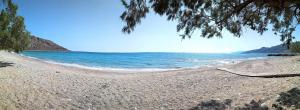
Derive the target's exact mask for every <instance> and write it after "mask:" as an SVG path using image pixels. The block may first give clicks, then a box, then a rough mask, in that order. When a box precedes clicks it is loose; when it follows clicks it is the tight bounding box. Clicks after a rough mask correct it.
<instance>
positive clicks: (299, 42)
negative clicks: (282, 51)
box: [290, 41, 300, 53]
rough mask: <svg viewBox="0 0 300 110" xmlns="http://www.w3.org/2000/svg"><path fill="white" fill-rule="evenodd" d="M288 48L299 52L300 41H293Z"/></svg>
mask: <svg viewBox="0 0 300 110" xmlns="http://www.w3.org/2000/svg"><path fill="white" fill-rule="evenodd" d="M290 50H291V52H293V53H300V41H297V42H293V43H292V44H291V46H290Z"/></svg>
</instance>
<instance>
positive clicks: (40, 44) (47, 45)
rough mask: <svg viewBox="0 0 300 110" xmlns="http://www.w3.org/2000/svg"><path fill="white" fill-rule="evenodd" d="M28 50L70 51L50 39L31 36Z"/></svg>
mask: <svg viewBox="0 0 300 110" xmlns="http://www.w3.org/2000/svg"><path fill="white" fill-rule="evenodd" d="M26 50H30V51H70V50H68V49H66V48H64V47H62V46H60V45H58V44H56V43H54V42H52V41H50V40H47V39H43V38H39V37H36V36H31V43H30V45H29V48H28V49H26Z"/></svg>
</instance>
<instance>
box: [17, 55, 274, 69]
mask: <svg viewBox="0 0 300 110" xmlns="http://www.w3.org/2000/svg"><path fill="white" fill-rule="evenodd" d="M59 55H60V54H59ZM21 56H25V57H27V58H31V59H38V60H40V61H44V62H47V63H52V64H58V65H64V66H69V67H77V68H84V69H91V70H109V71H169V70H180V69H196V68H203V67H216V66H223V65H231V64H237V63H240V62H243V61H248V60H257V59H266V58H268V57H262V56H255V57H252V56H250V57H244V58H243V56H241V57H237V58H235V56H234V57H232V56H231V57H227V58H223V59H222V58H218V59H213V58H215V57H212V58H209V59H204V58H201V57H198V58H186V57H181V58H173V59H172V57H170V58H171V59H169V60H166V61H160V59H157V62H156V61H154V60H156V59H153V58H152V59H151V60H149V59H147V58H146V59H143V60H146V61H142V62H139V61H137V60H136V59H134V61H132V62H131V63H137V64H135V65H131V63H128V62H125V64H124V65H127V66H128V65H130V66H132V68H131V67H129V68H127V67H126V66H125V67H122V63H119V61H118V59H116V60H114V59H110V60H112V64H108V65H112V66H111V67H109V66H108V67H103V66H102V64H100V63H99V64H97V63H96V64H95V65H93V63H94V60H89V61H84V62H79V61H75V63H73V62H74V60H70V62H72V63H68V62H64V61H61V60H52V59H51V57H50V58H49V59H48V58H47V57H46V58H39V57H38V58H37V57H32V56H31V55H26V54H25V55H24V54H21ZM97 57H98V56H97ZM100 57H101V56H100ZM114 57H115V56H114ZM225 57H226V56H225ZM79 58H80V57H79ZM125 58H126V57H125ZM128 58H129V59H128V60H130V58H132V57H128ZM150 58H151V57H150ZM75 59H76V57H75ZM140 59H141V58H140ZM66 60H67V61H68V59H66ZM110 60H106V62H108V63H110ZM128 60H126V61H128ZM116 61H117V62H118V63H116ZM121 61H123V63H124V61H125V60H123V59H121ZM147 61H149V62H151V63H149V65H150V66H152V67H153V68H151V67H150V68H148V67H147V66H149V65H148V62H147ZM153 61H154V62H153ZM139 63H140V64H139ZM145 63H147V65H145ZM156 64H157V65H156ZM98 65H99V66H98ZM124 65H123V66H124Z"/></svg>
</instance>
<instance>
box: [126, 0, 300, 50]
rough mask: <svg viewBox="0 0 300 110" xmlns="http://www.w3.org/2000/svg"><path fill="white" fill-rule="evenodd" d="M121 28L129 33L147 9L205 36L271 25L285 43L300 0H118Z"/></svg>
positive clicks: (298, 18)
mask: <svg viewBox="0 0 300 110" xmlns="http://www.w3.org/2000/svg"><path fill="white" fill-rule="evenodd" d="M121 2H122V4H123V5H124V7H125V9H126V10H125V11H124V12H123V13H122V14H121V19H122V20H123V21H124V22H125V23H126V25H125V26H124V28H123V29H122V31H123V32H125V33H131V32H132V31H133V30H134V28H135V26H136V25H137V24H139V23H141V20H142V18H145V17H146V15H147V13H149V10H150V9H153V11H154V12H155V13H157V14H159V15H161V16H166V17H167V20H171V21H173V20H177V21H178V24H177V32H180V33H181V36H182V38H183V39H184V38H186V37H188V38H191V35H192V34H193V32H194V31H195V30H198V31H201V36H202V37H205V38H212V37H222V34H221V32H222V31H224V30H227V31H229V32H231V33H232V34H233V35H234V36H236V37H240V36H241V35H242V32H243V30H244V29H246V28H250V29H251V30H254V31H257V32H258V33H260V34H263V33H264V32H265V31H267V30H268V29H270V28H271V29H272V31H273V32H274V34H276V35H277V34H278V33H279V34H280V36H281V41H283V42H284V43H285V44H287V45H288V46H289V45H290V43H291V42H292V40H293V39H294V36H293V32H294V31H295V30H296V27H297V25H298V24H299V23H300V1H299V0H129V1H126V0H121Z"/></svg>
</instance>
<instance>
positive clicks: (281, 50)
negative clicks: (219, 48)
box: [243, 44, 290, 53]
mask: <svg viewBox="0 0 300 110" xmlns="http://www.w3.org/2000/svg"><path fill="white" fill-rule="evenodd" d="M243 53H290V51H289V50H288V49H287V47H286V46H283V45H282V44H281V45H276V46H273V47H262V48H260V49H255V50H249V51H245V52H243Z"/></svg>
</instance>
